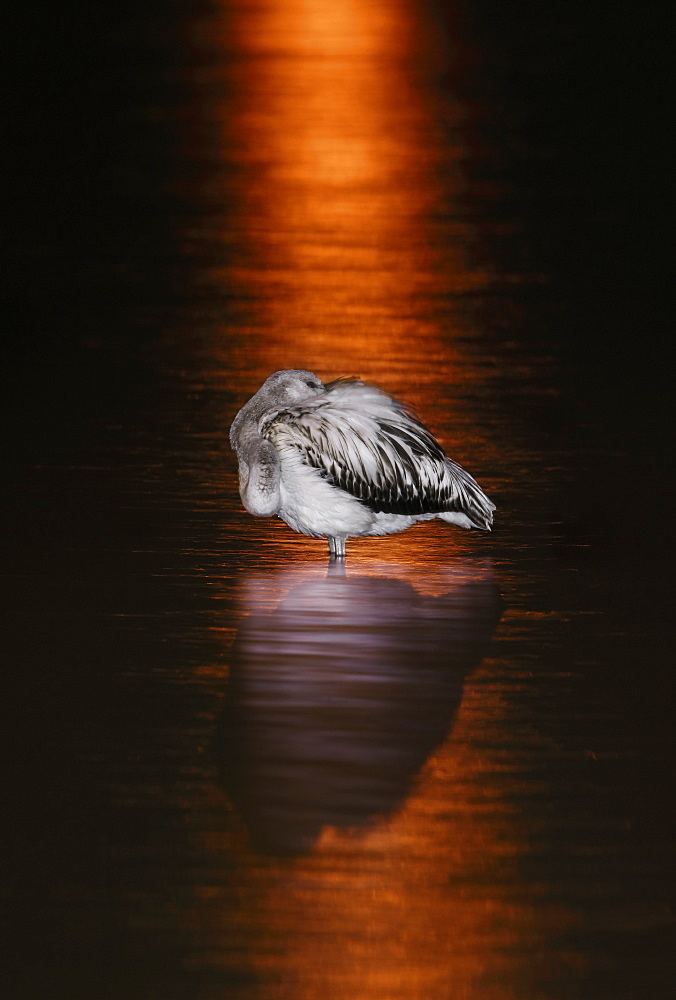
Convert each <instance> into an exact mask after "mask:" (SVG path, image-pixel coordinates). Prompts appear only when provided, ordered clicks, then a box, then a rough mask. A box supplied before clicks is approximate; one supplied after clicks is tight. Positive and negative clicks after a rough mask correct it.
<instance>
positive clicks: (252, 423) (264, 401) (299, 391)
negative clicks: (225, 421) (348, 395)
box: [230, 368, 326, 450]
mask: <svg viewBox="0 0 676 1000" xmlns="http://www.w3.org/2000/svg"><path fill="white" fill-rule="evenodd" d="M325 392H326V388H325V387H324V383H323V382H322V381H321V379H319V378H317V376H316V375H314V374H313V373H312V372H308V371H305V369H303V368H291V369H287V370H286V371H281V372H275V373H274V375H270V377H269V378H267V379H266V380H265V382H264V383H263V385H262V386H261V387H260V389H259V390H258V392H257V393H256V394H255V395H254V396H252V397H251V399H250V400H249V402H248V403H245V404H244V406H243V407H242V409H241V410H240V411H239V413H238V414H237V416H236V417H235V419H234V421H233V423H232V427H231V428H230V443H231V444H232V447H233V448H234V449H235V450H237V449H238V444H239V443H240V442H241V440H242V439H243V438H242V435H243V436H244V438H246V437H247V435H251V434H257V425H258V421H259V420H260V418H261V417H262V416H263V414H264V413H266V412H267V411H268V410H273V409H282V408H283V407H285V406H293V404H294V403H299V402H301V400H303V399H309V398H311V397H313V396H320V395H322V394H323V393H325Z"/></svg>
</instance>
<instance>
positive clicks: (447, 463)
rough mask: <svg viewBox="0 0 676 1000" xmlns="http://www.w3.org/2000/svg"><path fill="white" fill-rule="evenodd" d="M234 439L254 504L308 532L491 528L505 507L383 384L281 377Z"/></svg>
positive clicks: (246, 409)
mask: <svg viewBox="0 0 676 1000" xmlns="http://www.w3.org/2000/svg"><path fill="white" fill-rule="evenodd" d="M230 443H231V445H232V447H233V449H234V450H235V452H236V453H237V459H238V462H239V491H240V496H241V497H242V502H243V503H244V506H245V507H246V509H247V510H248V511H249V513H251V514H255V515H256V516H258V517H271V516H272V515H274V514H277V515H278V516H279V517H281V518H282V520H283V521H286V523H287V524H288V525H289V526H290V527H291V528H293V529H294V531H298V532H300V533H301V534H304V535H312V536H315V537H322V536H323V537H326V538H328V542H329V551H330V553H331V554H332V555H334V556H344V555H345V540H346V539H347V538H349V537H354V536H362V535H391V534H394V533H396V532H398V531H404V530H405V529H406V528H409V527H410V526H411V525H412V524H416V523H417V522H418V521H429V520H432V519H434V518H437V517H438V518H441V519H442V520H444V521H448V522H450V523H452V524H458V525H460V526H461V527H463V528H481V529H483V530H485V531H490V529H491V525H492V523H493V511H494V510H495V505H494V504H492V503H491V501H490V500H489V499H488V497H487V496H486V495H485V493H484V492H483V491H482V489H481V488H480V487H479V485H478V484H477V483H476V482H475V481H474V479H472V477H471V476H470V475H469V473H467V472H465V470H464V469H462V468H461V467H460V466H459V465H457V464H456V463H455V462H453V461H452V460H451V459H450V458H447V457H446V455H445V454H444V452H443V450H442V448H441V445H440V444H439V443H438V442H437V441H436V439H435V438H434V437H433V436H432V434H431V433H430V432H429V431H428V430H427V428H426V427H424V426H423V425H422V424H421V423H420V421H419V420H417V419H416V417H415V416H414V415H413V414H412V413H411V411H410V410H409V409H408V408H407V407H406V406H404V404H403V403H400V402H399V401H398V400H396V399H394V398H393V397H392V396H389V395H387V393H385V392H383V391H382V390H381V389H378V388H377V387H376V386H374V385H368V384H365V383H364V382H360V381H359V380H358V379H354V378H350V379H336V381H334V382H329V383H327V384H326V385H324V383H322V382H321V380H320V379H319V378H317V376H316V375H314V374H313V373H312V372H309V371H304V370H301V369H292V370H289V371H279V372H275V373H274V375H271V376H270V377H269V378H268V379H267V380H266V381H265V383H264V384H263V385H262V386H261V388H260V389H259V390H258V392H257V393H256V394H255V396H252V398H251V399H250V400H249V402H248V403H246V404H245V405H244V406H243V407H242V409H241V410H240V411H239V413H238V414H237V416H236V417H235V419H234V421H233V423H232V426H231V428H230Z"/></svg>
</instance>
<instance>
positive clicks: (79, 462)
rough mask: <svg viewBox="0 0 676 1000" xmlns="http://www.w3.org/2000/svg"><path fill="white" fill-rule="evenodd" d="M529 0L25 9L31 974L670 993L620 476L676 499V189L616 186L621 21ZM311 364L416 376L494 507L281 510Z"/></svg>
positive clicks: (416, 402) (22, 272)
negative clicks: (341, 522) (675, 247)
mask: <svg viewBox="0 0 676 1000" xmlns="http://www.w3.org/2000/svg"><path fill="white" fill-rule="evenodd" d="M548 6H550V5H548ZM535 8H538V5H534V6H533V8H532V9H531V5H528V4H526V5H524V9H523V10H521V9H519V10H515V11H512V13H511V14H510V15H509V16H507V15H505V14H504V12H503V13H500V11H501V10H502V7H501V5H492V4H490V3H481V4H476V5H472V6H470V5H467V4H464V3H454V4H449V5H438V4H435V3H432V2H421V3H415V2H413V0H397V2H394V3H387V4H385V3H378V2H374V0H361V2H359V3H357V2H351V0H345V2H340V3H338V2H335V0H334V2H333V3H331V4H329V3H325V2H323V0H288V2H285V3H282V2H281V0H262V2H253V0H241V2H237V3H234V2H233V3H229V2H224V3H199V2H197V0H195V2H185V3H176V4H172V5H168V6H167V7H166V9H165V8H162V9H160V7H159V6H154V5H149V6H148V7H147V8H144V10H143V11H138V10H136V8H134V10H133V11H132V10H131V9H129V10H122V9H121V10H120V11H119V12H118V13H115V14H110V15H104V14H103V13H100V14H98V15H96V16H97V18H100V20H98V21H97V22H96V24H94V23H93V22H92V23H91V24H88V25H85V24H84V23H82V22H81V21H80V20H79V19H78V18H74V19H73V20H71V21H69V20H68V19H66V20H65V21H64V20H63V19H62V18H61V16H60V14H59V12H58V11H57V12H56V13H53V16H52V14H50V12H51V7H50V6H49V5H46V6H45V7H44V9H43V14H42V20H41V21H40V22H38V23H37V24H34V23H33V24H32V25H31V27H30V30H29V29H28V28H25V32H24V33H25V37H26V39H27V45H26V48H25V52H26V57H25V58H26V63H25V67H24V70H23V72H24V74H26V75H30V72H33V71H34V74H37V73H38V67H41V70H40V72H42V73H43V77H42V79H43V81H44V86H41V87H40V88H39V89H38V90H37V91H35V92H33V91H32V90H30V88H29V89H28V90H25V91H22V93H23V95H24V96H23V97H22V98H19V97H16V98H15V102H14V105H13V107H14V106H15V115H14V118H13V119H12V121H13V125H12V127H13V128H14V130H15V133H16V135H17V136H19V137H20V138H21V139H22V143H21V144H17V146H16V151H15V153H14V154H13V159H12V158H10V162H11V163H13V164H14V175H13V176H14V180H13V188H12V190H13V191H14V192H15V197H16V199H17V200H16V209H15V211H14V214H13V215H11V218H10V222H11V226H10V229H8V233H9V232H11V234H12V239H11V241H10V242H9V246H10V251H9V252H8V257H7V260H8V264H7V268H6V271H5V278H6V279H7V285H8V288H9V297H10V303H11V304H13V305H14V306H15V309H14V313H13V315H14V320H13V323H14V330H15V333H16V336H15V338H14V343H13V348H12V354H13V359H14V360H15V361H16V364H17V367H16V371H17V376H16V380H15V388H16V393H15V397H16V401H15V403H14V404H13V410H14V416H15V418H16V430H15V431H13V432H12V434H11V435H10V439H9V441H8V452H9V455H10V458H9V460H8V461H9V464H8V467H9V470H10V472H11V474H12V490H11V492H9V493H8V494H7V495H8V498H9V499H8V513H9V517H8V523H9V524H10V525H11V535H10V538H9V542H8V545H7V558H6V562H5V567H6V568H5V576H6V581H7V583H8V597H7V606H8V608H9V609H10V611H11V617H10V622H9V627H8V630H7V640H8V641H7V653H8V658H7V663H8V667H7V678H8V681H9V684H8V692H9V695H10V697H8V698H7V699H5V702H4V705H5V707H4V711H3V732H4V734H5V736H6V737H7V750H6V753H5V755H4V760H5V770H6V772H7V778H8V779H9V781H8V798H7V803H8V807H9V808H8V815H9V816H10V818H11V823H10V829H9V844H8V848H7V849H6V850H5V851H4V858H3V860H4V862H5V873H4V885H5V887H6V888H5V894H4V896H5V901H6V902H7V904H8V906H7V910H8V913H9V917H10V921H9V929H8V932H7V940H8V941H10V942H11V944H12V948H11V955H12V961H11V962H10V963H9V967H10V975H11V995H12V996H17V997H23V996H26V997H29V996H30V997H34V996H38V995H39V996H49V997H52V996H54V997H64V998H65V997H68V998H69V1000H75V998H80V997H82V998H83V1000H84V998H88V1000H89V998H91V997H97V998H99V997H101V998H107V997H110V998H112V1000H118V998H122V997H124V998H125V1000H129V998H138V1000H154V998H160V997H161V998H162V1000H166V998H173V997H175V998H177V1000H188V998H189V1000H197V998H200V1000H221V998H225V997H228V998H230V997H233V998H237V1000H316V998H317V997H325V998H327V1000H342V998H345V1000H347V998H348V997H349V998H353V997H359V1000H437V998H438V1000H446V998H451V997H452V998H453V1000H562V998H563V1000H573V998H589V1000H601V998H606V997H607V998H612V1000H630V998H639V997H640V998H641V1000H657V998H659V997H662V996H665V997H666V996H667V995H670V993H669V988H668V986H669V975H670V969H669V955H670V953H671V952H670V949H669V942H670V940H671V935H672V932H673V912H672V909H671V903H670V884H669V879H668V877H667V872H668V870H669V866H668V860H669V855H670V850H669V848H670V843H671V833H672V832H673V831H672V830H671V827H670V823H669V821H668V819H667V810H666V806H665V792H664V788H665V785H666V783H667V779H668V775H669V765H668V761H669V759H670V758H669V754H668V748H669V741H668V739H667V732H668V730H667V727H666V724H665V723H666V718H665V716H666V712H665V698H664V694H663V692H664V691H665V690H666V682H667V679H668V673H667V671H666V667H665V658H664V652H663V651H664V648H665V637H666V628H665V626H664V619H663V614H662V613H663V606H664V604H665V603H666V599H665V590H667V589H668V588H667V586H666V584H663V583H662V580H663V579H664V574H665V572H666V571H665V570H664V567H663V562H662V559H663V557H662V541H661V537H658V536H656V535H654V534H653V532H652V528H649V526H648V525H646V524H645V523H644V522H642V521H641V520H640V519H638V520H635V519H631V518H626V516H625V513H626V494H625V492H624V487H620V488H618V483H624V482H625V481H626V478H627V471H626V470H627V469H628V468H629V469H631V470H632V471H631V474H630V476H629V478H630V479H631V482H632V483H635V482H636V481H637V480H638V481H640V482H641V484H642V486H641V489H642V491H643V492H644V494H647V495H650V496H651V497H654V500H653V507H654V510H655V511H656V518H657V519H658V520H659V516H658V515H659V512H660V511H662V510H664V507H665V504H664V501H663V500H662V499H661V497H662V495H663V494H662V490H661V487H660V485H659V482H660V473H659V468H658V466H657V465H656V463H655V461H654V459H655V456H656V454H657V452H658V450H659V449H658V444H657V442H656V439H655V438H654V436H653V435H652V434H651V435H648V434H646V433H645V430H646V426H647V425H648V423H650V421H649V420H647V419H646V414H648V413H649V412H651V411H650V406H651V401H652V396H653V395H654V391H653V388H652V386H649V385H648V384H644V383H643V382H642V381H641V378H640V372H639V370H638V369H639V367H640V366H639V365H638V362H635V361H633V359H628V357H627V352H626V349H625V348H624V346H623V343H624V341H623V339H622V337H621V335H620V334H621V332H622V331H623V330H624V328H625V326H629V325H631V323H632V322H633V318H634V317H635V315H636V313H637V312H640V311H641V310H643V309H644V306H643V305H642V304H640V303H642V302H643V299H642V298H641V297H640V296H639V297H637V292H636V285H637V283H638V282H637V281H635V280H632V279H630V277H628V276H629V275H634V278H636V273H637V272H636V268H635V265H636V261H637V259H638V256H639V253H638V250H639V248H641V247H643V245H644V244H643V242H642V240H643V239H644V237H645V231H644V227H643V223H640V224H639V222H636V225H635V226H634V228H633V229H629V232H630V233H631V239H629V240H627V241H626V243H625V241H624V240H620V239H618V237H617V231H619V230H621V229H622V228H623V227H624V229H623V231H627V226H628V222H627V220H628V219H629V218H630V217H633V216H632V215H631V212H630V211H629V210H628V209H627V205H629V206H630V207H631V206H633V208H636V207H637V206H638V205H640V206H641V208H642V210H643V211H644V213H645V212H648V211H649V206H650V201H649V198H648V197H647V196H646V199H645V200H642V201H640V202H639V201H638V195H637V194H636V191H637V190H638V189H634V194H633V195H627V191H628V190H629V184H628V183H627V181H626V180H624V181H623V176H624V177H625V178H629V177H632V178H633V177H634V175H633V174H631V162H632V161H631V160H626V159H624V160H622V161H621V162H622V163H623V164H624V169H625V171H626V172H627V173H626V174H625V175H622V174H621V173H620V174H619V175H618V174H617V173H611V176H612V177H613V178H614V188H613V191H614V192H615V194H613V191H611V192H610V194H609V193H608V188H607V184H606V176H607V170H606V167H607V165H608V162H609V161H610V160H613V157H614V156H615V153H616V151H617V150H616V146H615V145H613V143H616V144H617V148H619V138H618V136H619V129H618V130H617V131H615V130H614V129H613V127H612V124H609V121H611V122H612V119H608V114H609V112H608V110H607V109H608V105H607V103H606V104H604V100H605V99H606V97H607V90H606V84H604V83H602V80H603V79H604V78H603V74H602V73H601V70H600V69H599V68H598V67H597V66H596V64H595V63H593V62H592V61H591V60H590V58H589V53H590V51H592V50H593V48H594V46H593V44H592V42H593V40H594V38H596V37H598V38H602V34H600V35H598V36H596V35H595V34H594V32H595V31H596V30H597V29H598V28H599V25H598V24H597V23H596V21H595V19H594V18H593V17H590V16H589V15H586V16H585V15H584V13H583V12H582V10H579V11H578V10H577V8H576V6H575V5H572V6H571V7H570V9H568V8H566V9H564V7H563V6H561V5H555V9H554V8H552V9H551V11H550V14H549V17H545V16H543V15H542V13H541V12H540V13H539V14H538V13H537V10H536V9H535ZM538 9H539V8H538ZM55 10H56V8H55ZM17 18H18V19H19V21H20V19H21V17H20V15H19V14H17ZM501 18H502V21H501V20H500V19H501ZM550 18H551V19H550ZM29 39H30V44H28V40H29ZM85 43H86V44H85ZM620 43H621V44H624V45H625V46H627V47H628V46H629V39H628V34H627V37H624V36H621V37H620V39H619V42H618V44H620ZM599 44H601V43H599ZM605 44H606V48H603V47H602V48H601V52H600V56H599V58H601V56H605V58H606V60H608V59H609V58H610V57H609V53H610V51H611V48H612V46H610V45H609V43H608V42H606V43H605ZM607 65H609V66H610V72H611V73H612V72H613V69H614V66H615V64H614V63H613V61H612V60H611V61H610V62H609V63H607ZM29 71H30V72H29ZM24 78H25V77H24ZM31 78H33V77H31ZM36 78H38V77H36ZM50 88H51V89H50ZM583 95H584V100H583ZM22 100H23V101H25V105H23V104H22V103H21V101H22ZM602 119H603V120H604V121H605V131H604V132H603V133H602V134H601V135H600V136H599V135H598V134H597V130H596V128H595V126H596V125H597V123H598V122H600V121H601V120H602ZM573 123H575V125H574V126H573ZM574 137H575V141H574ZM576 143H577V145H576ZM613 162H620V161H619V160H617V159H615V160H613ZM45 164H50V165H51V169H50V170H47V169H46V168H45ZM618 192H620V193H621V194H623V195H626V197H622V198H620V197H619V196H617V193H618ZM631 197H634V198H636V199H637V200H636V201H635V202H634V203H632V202H631ZM627 198H629V201H627ZM639 215H640V213H638V212H637V213H636V217H637V218H638V216H639ZM592 234H593V236H592ZM590 240H593V245H592V243H590ZM598 289H604V290H605V291H604V297H603V302H602V303H601V301H600V299H599V297H598V295H597V290H598ZM609 289H610V290H611V294H609V293H608V290H609ZM654 301H655V300H654V299H653V303H654ZM618 331H619V332H618ZM611 347H612V349H610V348H611ZM650 352H651V342H650V337H649V336H646V342H645V346H644V350H643V352H642V358H644V359H645V357H647V356H650ZM628 361H629V362H630V363H629V364H628ZM291 367H303V368H309V369H311V370H314V371H316V373H317V374H318V375H319V376H320V377H321V378H323V379H325V380H329V379H331V378H334V377H336V376H339V375H350V374H354V375H358V376H360V377H362V378H365V379H370V380H374V381H376V382H378V383H379V384H380V385H382V386H383V387H384V388H386V389H388V390H389V391H391V392H393V393H395V394H397V395H399V396H401V397H402V398H404V399H406V400H407V401H409V402H410V403H411V404H412V405H413V406H414V407H415V409H416V410H417V411H418V412H419V414H420V415H421V417H422V418H423V419H424V420H425V421H426V423H428V425H429V426H430V427H431V429H432V430H433V431H434V432H435V434H436V435H437V436H438V437H439V439H440V440H441V441H442V442H443V444H444V446H445V447H446V449H447V450H448V452H449V454H451V455H452V456H453V457H454V458H455V459H457V460H458V461H460V462H461V463H462V464H463V465H465V466H466V467H467V468H468V469H470V470H471V472H472V473H473V474H474V475H475V477H476V478H477V479H478V480H479V481H480V482H481V484H482V485H483V486H484V488H485V489H486V491H487V492H488V494H489V495H490V496H491V497H492V498H493V499H494V501H495V502H496V504H497V506H498V512H497V519H496V528H495V531H494V532H493V533H492V534H490V535H486V534H483V533H479V532H464V531H462V530H460V529H458V530H454V529H453V528H451V527H450V526H448V525H445V524H442V523H428V524H423V525H420V526H418V527H416V528H414V529H411V530H410V531H408V532H406V533H404V534H402V535H399V536H394V537H391V538H385V539H364V540H355V541H353V542H351V543H349V545H348V559H347V562H346V564H345V565H344V566H341V565H340V564H332V565H330V564H329V563H328V560H327V556H326V551H325V544H324V542H322V541H318V540H312V539H305V538H302V537H300V536H297V535H294V534H293V533H292V532H291V531H290V529H289V528H287V526H286V525H284V524H283V523H282V522H280V521H277V520H274V519H273V520H257V519H254V518H251V517H250V516H249V515H248V514H246V512H245V511H244V510H243V509H242V507H241V504H240V502H239V498H238V496H237V489H236V468H235V462H234V457H233V456H232V454H231V453H230V452H229V449H228V446H227V429H228V426H229V423H230V421H231V420H232V418H233V416H234V414H235V413H236V411H237V409H238V408H239V406H241V405H242V403H243V402H244V401H245V400H246V399H247V398H248V397H249V395H251V394H252V393H253V392H254V391H255V390H256V389H257V388H258V387H259V385H260V384H261V382H262V381H263V380H264V379H265V377H267V375H268V374H270V373H271V372H272V371H274V370H276V369H278V368H291ZM658 382H659V379H658ZM656 384H657V383H656ZM628 386H631V392H629V391H627V387H628ZM634 490H635V487H634Z"/></svg>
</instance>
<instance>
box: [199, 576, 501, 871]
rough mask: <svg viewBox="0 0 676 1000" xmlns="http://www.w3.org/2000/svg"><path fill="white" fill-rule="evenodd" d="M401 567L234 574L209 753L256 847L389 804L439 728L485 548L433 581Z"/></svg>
mask: <svg viewBox="0 0 676 1000" xmlns="http://www.w3.org/2000/svg"><path fill="white" fill-rule="evenodd" d="M401 569H402V572H397V568H396V567H392V566H388V567H375V568H374V567H368V568H367V569H365V568H364V567H355V568H354V569H353V568H352V567H350V568H349V569H348V570H346V568H345V566H344V565H343V564H340V563H336V564H333V565H330V566H329V569H328V571H327V570H325V569H323V568H322V570H321V574H322V575H321V576H318V575H317V574H318V571H319V568H313V567H308V566H302V567H298V568H297V569H291V570H288V569H287V570H285V571H282V572H280V573H278V574H267V575H266V574H260V575H258V576H256V575H252V576H249V577H247V578H246V581H245V583H244V585H243V596H244V603H245V610H246V611H248V615H247V617H246V618H245V620H244V622H243V624H242V626H241V628H240V630H239V632H238V635H237V638H236V641H235V644H234V648H233V654H232V663H231V671H230V676H229V683H228V689H227V695H226V707H225V710H224V712H223V714H222V717H221V720H220V724H219V727H218V731H217V737H216V752H217V756H218V764H219V768H220V771H221V774H222V777H223V781H224V784H225V786H226V790H227V792H228V794H229V796H230V798H231V800H232V801H233V803H234V804H235V806H236V807H237V809H238V811H239V813H240V814H241V816H242V818H243V819H244V822H245V823H246V826H247V827H248V830H249V834H250V837H251V840H252V843H253V846H254V847H255V848H256V849H257V850H258V851H261V852H263V853H267V854H272V855H280V856H281V855H299V854H304V853H309V852H310V851H311V850H312V847H313V845H314V844H315V843H316V841H317V839H318V838H319V835H320V834H321V831H322V830H323V828H324V827H327V826H332V827H337V828H340V829H355V828H359V827H364V826H366V825H368V824H370V823H372V822H373V821H374V820H375V819H376V818H378V817H383V816H386V815H387V814H390V813H392V812H394V811H395V810H396V809H397V808H398V807H399V806H400V805H401V804H402V803H403V802H404V800H405V799H406V797H407V795H408V793H409V789H410V787H411V784H412V782H413V780H414V778H415V777H416V775H417V773H418V772H419V771H420V769H421V767H422V766H423V764H424V763H425V761H426V759H427V758H428V756H429V755H430V754H431V753H432V751H433V750H434V749H435V748H436V747H437V746H438V745H439V744H440V743H441V742H442V741H443V740H444V738H445V736H446V735H447V733H448V731H449V729H450V726H451V725H452V722H453V719H454V717H455V714H456V712H457V709H458V706H459V704H460V700H461V697H462V690H463V683H464V679H465V677H466V676H467V674H468V673H469V672H470V671H471V670H472V669H474V668H475V667H476V666H477V665H478V664H479V662H480V661H481V658H482V656H483V655H484V653H485V650H486V647H487V644H488V642H489V640H490V638H491V636H492V633H493V630H494V627H495V625H496V623H497V620H498V618H499V615H500V598H499V596H498V592H497V588H496V586H495V583H494V580H493V575H492V572H491V568H490V564H489V563H487V562H486V561H485V560H483V561H480V562H477V561H471V560H459V561H458V562H457V563H455V564H453V565H452V566H446V567H444V568H443V570H441V571H437V572H436V574H434V580H433V581H431V582H432V583H433V587H432V588H431V589H432V590H433V592H432V593H430V592H429V590H430V586H429V584H430V581H429V580H428V581H427V583H428V586H427V588H425V587H424V583H425V574H424V572H417V571H416V573H415V574H414V575H412V574H411V573H410V569H411V568H410V567H408V571H409V572H406V571H405V568H403V567H402V568H401ZM407 577H409V578H410V580H411V582H409V580H408V579H407ZM421 582H422V583H423V587H421V586H420V584H421ZM413 584H416V585H415V586H414V585H413ZM426 591H427V592H426ZM280 593H282V594H283V596H281V598H279V599H278V603H277V604H276V606H274V607H272V608H271V607H270V600H271V595H272V596H273V599H274V597H275V596H277V597H279V594H280Z"/></svg>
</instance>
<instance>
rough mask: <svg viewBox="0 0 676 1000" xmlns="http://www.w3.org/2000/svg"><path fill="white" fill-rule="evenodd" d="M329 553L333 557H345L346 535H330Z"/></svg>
mask: <svg viewBox="0 0 676 1000" xmlns="http://www.w3.org/2000/svg"><path fill="white" fill-rule="evenodd" d="M329 555H330V556H331V558H332V559H344V558H345V536H344V535H342V536H340V535H329Z"/></svg>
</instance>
